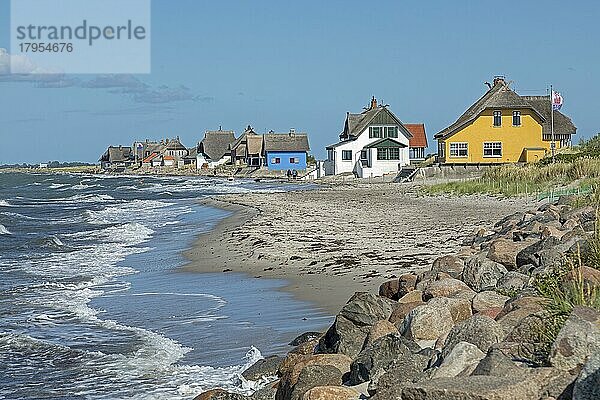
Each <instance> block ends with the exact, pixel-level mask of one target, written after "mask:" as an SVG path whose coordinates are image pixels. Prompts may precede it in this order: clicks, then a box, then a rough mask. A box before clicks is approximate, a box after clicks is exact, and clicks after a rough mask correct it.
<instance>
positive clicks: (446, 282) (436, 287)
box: [423, 278, 472, 300]
mask: <svg viewBox="0 0 600 400" xmlns="http://www.w3.org/2000/svg"><path fill="white" fill-rule="evenodd" d="M460 292H472V290H471V288H469V286H467V285H466V284H465V283H464V282H463V281H461V280H458V279H454V278H445V279H440V280H437V281H430V282H428V283H427V285H425V287H424V288H423V298H424V299H425V300H429V299H431V298H434V297H449V296H452V295H455V294H457V293H460Z"/></svg>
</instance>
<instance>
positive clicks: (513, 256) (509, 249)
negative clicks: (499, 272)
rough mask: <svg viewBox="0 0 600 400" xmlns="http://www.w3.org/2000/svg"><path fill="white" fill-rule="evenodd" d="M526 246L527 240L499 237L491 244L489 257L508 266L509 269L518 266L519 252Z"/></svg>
mask: <svg viewBox="0 0 600 400" xmlns="http://www.w3.org/2000/svg"><path fill="white" fill-rule="evenodd" d="M525 247H526V242H514V241H512V240H508V239H497V240H494V241H493V242H492V243H491V244H490V248H489V250H488V253H487V258H489V259H490V260H492V261H495V262H497V263H500V264H502V265H504V267H506V269H508V270H509V271H511V270H514V269H516V268H517V254H518V253H519V251H521V250H523V249H524V248H525Z"/></svg>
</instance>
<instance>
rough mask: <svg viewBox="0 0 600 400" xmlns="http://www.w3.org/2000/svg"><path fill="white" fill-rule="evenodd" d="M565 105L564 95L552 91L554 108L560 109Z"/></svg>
mask: <svg viewBox="0 0 600 400" xmlns="http://www.w3.org/2000/svg"><path fill="white" fill-rule="evenodd" d="M562 105H563V97H562V95H561V94H560V93H558V92H555V91H554V90H553V91H552V109H553V110H560V108H561V107H562Z"/></svg>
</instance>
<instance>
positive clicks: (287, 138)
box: [263, 133, 310, 152]
mask: <svg viewBox="0 0 600 400" xmlns="http://www.w3.org/2000/svg"><path fill="white" fill-rule="evenodd" d="M263 138H264V151H265V152H269V151H299V152H304V151H309V150H310V146H309V144H308V136H307V135H306V133H265V134H264V135H263Z"/></svg>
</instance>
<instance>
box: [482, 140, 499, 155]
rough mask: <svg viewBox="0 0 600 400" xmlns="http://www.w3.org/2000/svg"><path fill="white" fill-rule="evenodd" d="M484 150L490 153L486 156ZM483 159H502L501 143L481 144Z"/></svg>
mask: <svg viewBox="0 0 600 400" xmlns="http://www.w3.org/2000/svg"><path fill="white" fill-rule="evenodd" d="M486 147H487V148H486ZM486 150H488V151H491V153H490V154H487V155H486V154H485V152H486ZM498 150H499V152H498ZM494 153H496V154H494ZM483 158H502V142H483Z"/></svg>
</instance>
